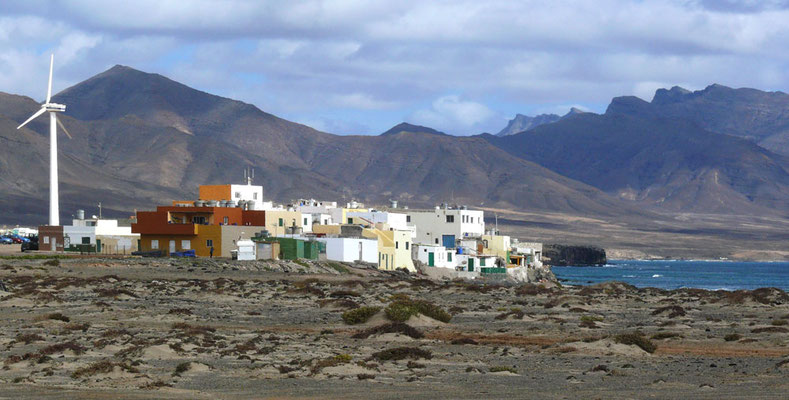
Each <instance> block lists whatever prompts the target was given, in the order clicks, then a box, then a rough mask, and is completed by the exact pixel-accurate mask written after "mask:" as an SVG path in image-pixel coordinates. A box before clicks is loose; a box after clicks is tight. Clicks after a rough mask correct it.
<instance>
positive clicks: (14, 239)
mask: <svg viewBox="0 0 789 400" xmlns="http://www.w3.org/2000/svg"><path fill="white" fill-rule="evenodd" d="M11 240H13V241H14V243H16V244H21V243H22V238H20V237H19V236H11Z"/></svg>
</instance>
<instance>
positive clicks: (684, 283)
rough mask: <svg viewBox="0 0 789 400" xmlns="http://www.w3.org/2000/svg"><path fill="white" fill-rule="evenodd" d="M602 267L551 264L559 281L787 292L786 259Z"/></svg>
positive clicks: (618, 263)
mask: <svg viewBox="0 0 789 400" xmlns="http://www.w3.org/2000/svg"><path fill="white" fill-rule="evenodd" d="M608 262H609V264H607V265H605V266H601V267H551V270H553V273H554V274H555V275H556V277H557V278H559V279H560V281H561V282H562V283H566V284H570V285H592V284H595V283H600V282H606V281H622V282H626V283H629V284H631V285H634V286H636V287H655V288H660V289H679V288H699V289H709V290H719V289H722V290H739V289H748V290H751V289H757V288H760V287H777V288H779V289H782V290H785V291H789V262H736V261H684V260H683V261H679V260H677V261H672V260H668V261H667V260H662V261H631V260H609V261H608Z"/></svg>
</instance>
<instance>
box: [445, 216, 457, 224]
mask: <svg viewBox="0 0 789 400" xmlns="http://www.w3.org/2000/svg"><path fill="white" fill-rule="evenodd" d="M454 222H455V216H454V215H447V223H448V224H451V223H454Z"/></svg>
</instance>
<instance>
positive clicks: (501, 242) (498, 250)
mask: <svg viewBox="0 0 789 400" xmlns="http://www.w3.org/2000/svg"><path fill="white" fill-rule="evenodd" d="M481 239H482V240H483V241H487V243H488V247H487V248H485V249H484V251H483V253H484V254H491V255H495V256H497V257H501V258H503V259H505V260H509V258H508V257H509V253H510V243H511V241H510V237H509V236H502V235H482V237H481Z"/></svg>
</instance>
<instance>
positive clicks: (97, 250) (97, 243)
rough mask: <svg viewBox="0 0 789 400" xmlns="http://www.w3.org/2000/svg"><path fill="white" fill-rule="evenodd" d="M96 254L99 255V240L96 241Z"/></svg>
mask: <svg viewBox="0 0 789 400" xmlns="http://www.w3.org/2000/svg"><path fill="white" fill-rule="evenodd" d="M96 253H101V240H99V239H96Z"/></svg>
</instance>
